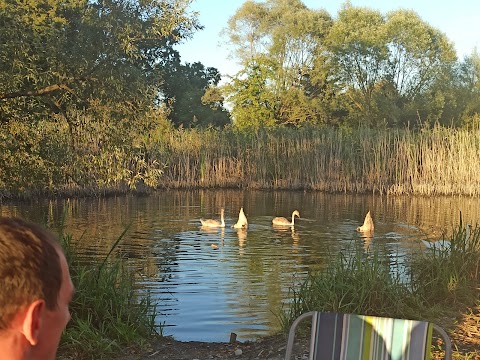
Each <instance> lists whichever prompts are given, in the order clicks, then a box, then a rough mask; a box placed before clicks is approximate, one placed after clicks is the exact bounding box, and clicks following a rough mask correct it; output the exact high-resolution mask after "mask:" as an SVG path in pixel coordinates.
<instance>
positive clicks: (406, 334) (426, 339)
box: [285, 311, 451, 360]
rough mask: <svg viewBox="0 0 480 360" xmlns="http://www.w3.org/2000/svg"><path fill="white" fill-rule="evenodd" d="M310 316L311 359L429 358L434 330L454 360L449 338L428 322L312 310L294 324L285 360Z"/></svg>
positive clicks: (447, 355)
mask: <svg viewBox="0 0 480 360" xmlns="http://www.w3.org/2000/svg"><path fill="white" fill-rule="evenodd" d="M309 317H312V329H311V344H310V358H309V359H310V360H326V359H328V360H353V359H356V360H367V359H369V360H403V359H410V360H420V359H430V351H431V345H432V333H433V329H434V328H435V330H436V331H438V332H439V333H440V335H441V336H442V337H443V338H444V341H445V351H446V354H445V358H446V359H447V358H448V359H450V358H451V344H450V339H449V338H448V335H447V334H446V333H445V331H443V329H441V328H439V327H437V326H435V325H434V324H431V323H428V322H426V321H416V320H405V319H394V318H386V317H376V316H365V315H355V314H340V313H322V312H317V311H312V312H309V313H306V314H303V315H301V316H300V317H298V318H297V319H296V320H295V322H294V323H293V324H292V327H291V328H290V334H289V337H288V343H287V354H286V357H285V359H286V360H289V359H290V357H291V353H292V348H293V340H294V336H295V329H296V327H297V326H298V324H299V323H300V322H301V321H303V320H304V319H306V318H309Z"/></svg>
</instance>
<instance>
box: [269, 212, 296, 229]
mask: <svg viewBox="0 0 480 360" xmlns="http://www.w3.org/2000/svg"><path fill="white" fill-rule="evenodd" d="M295 215H296V216H298V217H299V218H300V213H299V212H298V210H295V211H294V212H293V213H292V222H290V221H288V220H287V219H285V218H284V217H276V218H274V219H273V220H272V224H273V225H280V226H294V225H295Z"/></svg>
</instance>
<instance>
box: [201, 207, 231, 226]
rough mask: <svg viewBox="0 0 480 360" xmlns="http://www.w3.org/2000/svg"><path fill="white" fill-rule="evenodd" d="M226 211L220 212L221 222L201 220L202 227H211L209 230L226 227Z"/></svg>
mask: <svg viewBox="0 0 480 360" xmlns="http://www.w3.org/2000/svg"><path fill="white" fill-rule="evenodd" d="M224 212H225V211H224V209H223V208H222V209H221V210H220V221H218V220H214V219H207V220H204V219H200V222H201V223H202V226H204V227H209V228H218V227H222V228H223V227H225V219H224Z"/></svg>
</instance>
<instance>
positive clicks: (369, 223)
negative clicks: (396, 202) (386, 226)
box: [357, 211, 375, 233]
mask: <svg viewBox="0 0 480 360" xmlns="http://www.w3.org/2000/svg"><path fill="white" fill-rule="evenodd" d="M374 229H375V226H374V225H373V219H372V215H370V211H368V213H367V215H366V216H365V220H364V222H363V225H362V226H359V227H357V231H360V232H364V233H373V231H374Z"/></svg>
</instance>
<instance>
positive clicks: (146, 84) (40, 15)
mask: <svg viewBox="0 0 480 360" xmlns="http://www.w3.org/2000/svg"><path fill="white" fill-rule="evenodd" d="M190 2H191V1H190V0H188V1H187V0H155V1H153V0H146V1H130V0H95V1H87V0H39V1H27V2H24V1H14V0H0V28H1V35H0V36H1V39H2V47H1V48H0V59H1V62H0V63H1V65H0V67H1V69H0V109H1V114H0V121H7V120H8V119H11V118H12V117H17V118H23V119H25V117H27V118H29V119H30V120H33V119H34V118H35V117H36V118H38V115H39V114H44V115H48V114H50V113H51V112H60V113H62V112H63V113H65V112H66V111H67V109H69V108H77V109H86V108H90V107H92V106H99V105H100V104H103V105H107V106H110V107H111V108H112V109H113V108H115V111H116V112H117V113H130V114H131V113H136V112H139V111H140V110H142V109H144V108H146V107H149V106H151V105H152V100H153V99H155V98H156V97H158V89H159V86H160V84H161V82H162V70H163V69H162V63H163V62H162V61H161V59H162V58H163V57H165V56H168V51H169V48H170V47H171V46H172V45H173V44H174V43H176V42H177V41H179V40H181V39H186V38H188V37H190V36H191V35H192V33H193V32H194V31H195V30H196V29H198V28H199V27H200V26H199V24H198V23H197V20H196V16H195V15H194V14H189V13H187V7H188V5H189V4H190Z"/></svg>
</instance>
